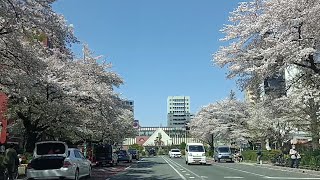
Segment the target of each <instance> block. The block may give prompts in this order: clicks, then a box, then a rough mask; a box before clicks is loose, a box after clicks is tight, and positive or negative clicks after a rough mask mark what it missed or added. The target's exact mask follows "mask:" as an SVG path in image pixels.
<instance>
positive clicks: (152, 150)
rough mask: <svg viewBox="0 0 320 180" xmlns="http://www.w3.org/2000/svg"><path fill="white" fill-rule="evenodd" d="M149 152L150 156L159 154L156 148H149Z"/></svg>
mask: <svg viewBox="0 0 320 180" xmlns="http://www.w3.org/2000/svg"><path fill="white" fill-rule="evenodd" d="M148 153H149V156H156V155H157V153H156V150H155V149H153V148H152V149H149V151H148Z"/></svg>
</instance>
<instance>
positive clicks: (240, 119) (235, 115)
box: [189, 96, 250, 147]
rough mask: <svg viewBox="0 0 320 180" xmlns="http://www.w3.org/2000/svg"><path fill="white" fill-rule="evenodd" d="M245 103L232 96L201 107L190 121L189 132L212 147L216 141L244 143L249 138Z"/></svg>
mask: <svg viewBox="0 0 320 180" xmlns="http://www.w3.org/2000/svg"><path fill="white" fill-rule="evenodd" d="M248 116H249V114H248V112H247V107H246V104H245V103H243V102H240V101H238V100H236V99H234V97H232V96H231V97H229V98H227V99H225V100H222V101H219V102H216V103H213V104H209V105H208V106H205V107H203V108H202V109H201V110H200V111H199V112H198V113H197V114H196V116H195V118H194V119H193V120H192V121H191V122H190V124H189V127H190V129H191V130H190V133H191V134H192V135H193V136H194V137H197V138H199V139H201V140H203V141H205V142H207V143H209V144H210V146H211V147H213V145H214V142H216V141H226V142H229V143H237V144H240V145H241V144H245V143H247V140H248V139H249V136H250V135H249V132H248V128H247V122H246V119H247V118H248Z"/></svg>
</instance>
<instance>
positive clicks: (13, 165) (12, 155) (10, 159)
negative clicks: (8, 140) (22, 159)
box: [5, 144, 19, 180]
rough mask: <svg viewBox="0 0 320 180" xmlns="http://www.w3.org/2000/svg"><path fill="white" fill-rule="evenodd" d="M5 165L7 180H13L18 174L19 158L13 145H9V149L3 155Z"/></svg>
mask: <svg viewBox="0 0 320 180" xmlns="http://www.w3.org/2000/svg"><path fill="white" fill-rule="evenodd" d="M5 160H6V165H7V169H8V174H9V180H13V179H15V178H16V177H15V176H16V174H17V173H18V166H19V158H18V155H17V151H16V150H15V149H14V144H10V146H9V148H8V149H7V150H6V155H5Z"/></svg>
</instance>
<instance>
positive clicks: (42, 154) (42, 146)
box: [27, 141, 91, 180]
mask: <svg viewBox="0 0 320 180" xmlns="http://www.w3.org/2000/svg"><path fill="white" fill-rule="evenodd" d="M85 176H91V162H90V161H89V160H87V159H85V158H84V157H83V155H82V153H81V152H80V151H79V150H78V149H75V148H70V149H68V146H67V144H66V143H64V142H61V141H45V142H39V143H36V147H35V149H34V153H33V159H32V161H31V162H30V163H29V164H28V168H27V179H56V178H57V179H75V180H78V179H79V178H80V177H85Z"/></svg>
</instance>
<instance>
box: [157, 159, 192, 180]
mask: <svg viewBox="0 0 320 180" xmlns="http://www.w3.org/2000/svg"><path fill="white" fill-rule="evenodd" d="M162 159H163V160H164V161H165V162H166V163H167V164H169V166H170V167H171V168H172V169H173V170H174V171H175V172H176V173H178V175H179V176H180V177H181V178H182V179H183V180H187V178H185V177H184V176H183V175H182V174H180V172H179V171H178V170H177V169H176V168H174V167H173V166H172V165H171V164H170V163H169V162H168V161H167V160H166V159H165V158H163V157H162Z"/></svg>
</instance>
